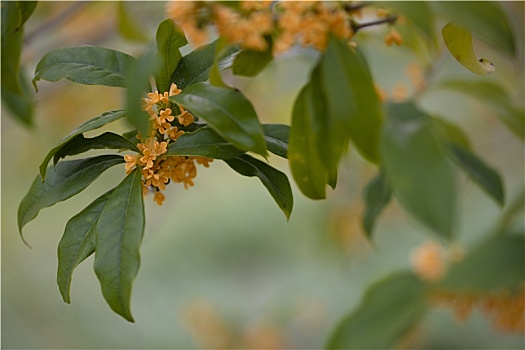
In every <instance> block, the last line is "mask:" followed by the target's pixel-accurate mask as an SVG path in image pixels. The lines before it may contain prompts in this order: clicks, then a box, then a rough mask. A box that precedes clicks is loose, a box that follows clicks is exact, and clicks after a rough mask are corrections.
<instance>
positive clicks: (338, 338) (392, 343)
mask: <svg viewBox="0 0 525 350" xmlns="http://www.w3.org/2000/svg"><path fill="white" fill-rule="evenodd" d="M426 306H427V301H426V288H425V285H424V283H423V282H421V280H419V279H418V278H417V277H416V276H414V275H412V274H410V273H403V274H397V275H393V276H390V277H388V278H386V279H384V280H383V281H380V282H378V283H376V284H374V285H373V286H371V287H370V288H369V289H368V290H367V291H366V293H365V295H364V298H363V300H362V301H361V303H360V304H359V306H358V307H357V309H356V310H354V311H353V312H352V313H351V314H350V315H348V316H347V317H345V318H344V319H343V320H342V321H341V322H340V323H339V325H338V326H337V327H336V328H335V331H334V332H333V333H332V335H331V336H330V338H329V340H328V344H327V345H326V347H325V348H326V349H397V348H398V347H399V343H400V342H401V341H402V340H403V338H404V337H406V336H407V334H408V333H409V332H410V331H411V330H412V329H413V328H414V327H415V326H416V325H417V324H418V322H419V321H420V319H421V317H422V316H423V314H424V312H425V310H426Z"/></svg>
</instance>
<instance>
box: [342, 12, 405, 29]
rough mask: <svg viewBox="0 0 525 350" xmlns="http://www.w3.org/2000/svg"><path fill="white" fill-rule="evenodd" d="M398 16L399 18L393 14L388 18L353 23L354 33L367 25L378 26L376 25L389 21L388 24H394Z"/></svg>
mask: <svg viewBox="0 0 525 350" xmlns="http://www.w3.org/2000/svg"><path fill="white" fill-rule="evenodd" d="M397 18H398V17H397V16H394V15H391V16H388V17H386V18H383V19H378V20H375V21H372V22H366V23H352V29H353V31H354V33H357V31H358V30H360V29H363V28H366V27H370V26H376V25H380V24H385V23H388V24H390V25H392V24H394V23H396V21H397Z"/></svg>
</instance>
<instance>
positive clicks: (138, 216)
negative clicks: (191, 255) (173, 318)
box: [94, 169, 145, 322]
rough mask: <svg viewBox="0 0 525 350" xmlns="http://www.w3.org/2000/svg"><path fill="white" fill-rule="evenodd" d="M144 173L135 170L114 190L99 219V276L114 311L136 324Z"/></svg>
mask: <svg viewBox="0 0 525 350" xmlns="http://www.w3.org/2000/svg"><path fill="white" fill-rule="evenodd" d="M141 177H142V173H141V171H140V169H135V170H134V171H133V172H132V173H130V174H129V175H128V176H127V177H126V178H125V179H124V180H123V181H122V182H121V183H120V184H119V185H118V186H117V187H116V188H115V189H114V190H113V193H112V194H111V196H110V197H109V199H108V200H107V202H106V205H105V206H104V209H103V210H102V213H101V214H100V217H99V218H98V221H97V224H96V228H95V232H96V241H97V247H96V251H95V264H94V268H95V273H96V274H97V277H98V279H99V281H100V285H101V287H102V294H103V295H104V299H106V302H107V303H108V305H109V306H110V307H111V309H112V310H113V311H115V312H116V313H117V314H119V315H121V316H122V317H124V318H125V319H126V320H128V321H130V322H133V317H132V316H131V310H130V299H131V288H132V284H133V280H134V279H135V276H136V275H137V272H138V269H139V265H140V255H139V248H140V243H141V241H142V236H143V233H144V223H145V218H144V201H143V198H142V186H141Z"/></svg>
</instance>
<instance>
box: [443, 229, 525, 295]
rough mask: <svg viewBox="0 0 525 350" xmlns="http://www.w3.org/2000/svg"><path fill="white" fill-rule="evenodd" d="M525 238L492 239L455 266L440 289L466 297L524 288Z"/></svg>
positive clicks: (508, 236) (509, 236) (512, 236)
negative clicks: (459, 293)
mask: <svg viewBox="0 0 525 350" xmlns="http://www.w3.org/2000/svg"><path fill="white" fill-rule="evenodd" d="M524 246H525V238H524V237H523V236H522V235H519V236H518V235H505V236H495V237H491V238H489V239H488V240H486V241H485V242H483V243H482V244H481V245H480V246H478V247H477V248H475V249H474V250H473V251H472V252H470V253H469V254H468V255H467V256H466V258H465V259H463V260H461V261H460V262H458V263H457V264H456V265H453V266H452V267H451V269H450V271H449V273H448V275H447V277H446V278H445V280H443V281H442V282H441V283H440V284H439V287H440V288H443V289H446V290H450V291H457V292H465V293H487V292H494V291H500V290H501V289H505V288H513V287H517V286H519V285H522V284H523V280H524V276H525V264H523V261H524V259H525V250H524V249H523V247H524Z"/></svg>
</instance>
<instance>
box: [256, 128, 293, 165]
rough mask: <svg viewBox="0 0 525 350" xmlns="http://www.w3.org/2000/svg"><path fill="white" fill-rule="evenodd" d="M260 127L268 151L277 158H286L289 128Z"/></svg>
mask: <svg viewBox="0 0 525 350" xmlns="http://www.w3.org/2000/svg"><path fill="white" fill-rule="evenodd" d="M262 127H263V131H264V139H265V140H266V145H267V146H268V151H270V152H272V153H273V154H276V155H278V156H279V157H283V158H287V153H288V138H289V137H290V126H288V125H285V124H263V126H262Z"/></svg>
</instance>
